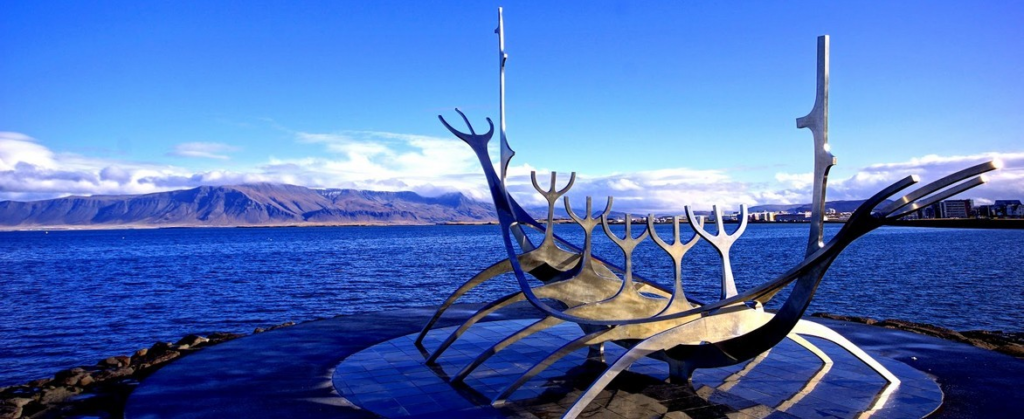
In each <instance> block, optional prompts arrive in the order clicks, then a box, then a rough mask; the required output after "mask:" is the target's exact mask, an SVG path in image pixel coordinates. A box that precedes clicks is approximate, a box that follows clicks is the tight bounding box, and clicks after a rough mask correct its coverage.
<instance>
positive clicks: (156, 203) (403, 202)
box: [0, 183, 863, 229]
mask: <svg viewBox="0 0 1024 419" xmlns="http://www.w3.org/2000/svg"><path fill="white" fill-rule="evenodd" d="M861 202H863V201H833V202H828V203H827V204H826V205H827V207H828V208H834V209H836V210H837V211H839V212H848V211H852V210H853V209H855V208H856V207H857V206H858V205H860V203H861ZM529 211H530V213H532V214H544V213H546V209H544V208H534V209H529ZM761 211H775V212H777V211H788V212H801V211H810V204H800V205H758V206H754V207H751V208H750V212H751V213H754V212H761ZM698 213H699V214H702V215H707V213H706V212H703V211H698ZM555 216H556V217H558V218H568V216H567V215H565V213H564V210H556V214H555ZM621 216H622V214H621V213H617V212H616V213H613V214H611V217H612V218H621ZM496 219H497V215H496V214H495V212H494V209H493V206H492V204H491V203H488V202H479V201H475V200H472V199H470V198H468V197H466V196H465V195H463V194H461V193H449V194H445V195H441V196H438V197H424V196H420V195H419V194H417V193H415V192H378V191H364V190H355V189H310V188H306V187H302V186H295V185H282V184H273V183H256V184H245V185H235V186H201V187H198V188H193V189H186V190H178V191H170V192H158V193H151V194H145V195H96V196H69V197H65V198H57V199H48V200H43V201H31V202H19V201H2V202H0V228H9V229H36V228H124V227H204V226H206V227H233V226H292V225H371V224H372V225H385V224H406V225H413V224H439V223H486V222H494V221H495V220H496Z"/></svg>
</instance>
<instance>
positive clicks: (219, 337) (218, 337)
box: [206, 332, 245, 344]
mask: <svg viewBox="0 0 1024 419" xmlns="http://www.w3.org/2000/svg"><path fill="white" fill-rule="evenodd" d="M242 336H245V335H242V334H239V333H227V332H214V333H211V334H210V335H209V336H207V337H206V338H207V339H208V340H209V342H207V343H209V344H215V343H221V342H227V341H229V340H232V339H238V338H240V337H242Z"/></svg>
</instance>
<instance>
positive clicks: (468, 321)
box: [427, 292, 525, 364]
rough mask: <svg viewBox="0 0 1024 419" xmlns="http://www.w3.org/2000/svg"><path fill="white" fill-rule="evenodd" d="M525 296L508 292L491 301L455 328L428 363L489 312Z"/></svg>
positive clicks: (521, 299) (435, 360) (433, 362)
mask: <svg viewBox="0 0 1024 419" xmlns="http://www.w3.org/2000/svg"><path fill="white" fill-rule="evenodd" d="M524 298H525V297H524V296H523V293H521V292H517V293H512V294H508V295H506V296H504V297H501V298H499V299H497V300H495V301H493V302H491V303H490V304H487V305H486V306H484V307H483V308H481V309H480V310H478V311H477V312H476V313H474V314H473V315H472V316H470V318H468V319H466V321H465V322H463V323H462V325H460V326H459V328H458V329H455V331H454V332H452V333H451V334H450V335H448V338H447V339H445V340H444V342H442V343H441V345H440V346H438V347H437V349H435V350H434V353H432V354H430V357H429V358H427V364H436V363H437V357H439V356H441V354H442V353H444V351H445V350H446V349H448V347H449V346H451V345H452V343H455V340H457V339H458V338H459V336H462V334H463V333H466V330H469V328H470V327H471V326H473V325H474V324H476V323H477V322H479V321H480V320H481V319H483V318H484V317H487V315H488V314H491V313H493V312H495V311H497V310H498V309H500V308H502V307H505V306H508V305H509V304H512V303H515V302H519V301H523V299H524Z"/></svg>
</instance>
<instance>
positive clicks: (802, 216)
mask: <svg viewBox="0 0 1024 419" xmlns="http://www.w3.org/2000/svg"><path fill="white" fill-rule="evenodd" d="M810 220H811V212H810V211H805V212H798V213H795V214H781V213H780V214H775V221H777V222H780V223H806V222H809V221H810Z"/></svg>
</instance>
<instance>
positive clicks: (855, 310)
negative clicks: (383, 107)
mask: <svg viewBox="0 0 1024 419" xmlns="http://www.w3.org/2000/svg"><path fill="white" fill-rule="evenodd" d="M827 227H828V229H827V231H828V232H830V233H834V232H835V231H837V229H838V226H836V225H830V226H827ZM733 228H735V226H727V229H729V230H731V229H733ZM618 229H619V231H620V234H621V226H619V227H618ZM578 230H579V229H578V227H575V226H570V225H559V226H556V232H557V233H558V234H561V235H564V236H566V237H568V238H572V239H579V238H580V237H581V235H580V234H579V232H578ZM659 231H661V232H662V234H663V235H665V236H667V235H670V231H669V230H664V231H662V230H660V229H659ZM806 231H807V226H806V225H794V224H787V225H783V224H773V225H765V224H756V225H750V226H749V227H748V228H747V232H746V233H745V234H744V235H743V237H742V238H741V239H740V240H739V241H738V242H736V244H735V245H734V246H733V251H732V255H733V266H734V272H735V276H736V281H737V286H738V288H739V289H740V290H742V289H745V288H747V287H750V286H753V285H755V284H759V283H761V282H763V281H765V280H767V279H770V278H772V277H774V276H775V275H777V274H779V273H781V272H783V271H785V270H786V269H787V268H789V267H790V266H792V265H793V264H795V263H797V262H798V261H799V260H800V259H801V254H802V252H801V250H800V249H802V248H803V246H804V243H805V240H806V234H807V233H806ZM613 246H614V245H612V244H610V242H608V241H607V239H604V240H599V241H598V243H597V244H596V249H597V251H598V252H599V253H603V254H605V255H609V256H611V257H610V259H612V260H621V255H619V254H618V251H617V248H615V247H613ZM651 246H652V245H651V244H650V241H649V240H648V242H647V243H646V244H645V246H642V247H641V248H639V249H638V250H637V255H636V261H635V263H636V264H638V265H640V266H641V267H640V268H639V269H638V270H639V272H638V273H640V274H643V275H646V276H649V277H652V278H662V282H664V283H666V284H668V283H669V282H670V280H671V273H670V272H671V271H670V265H669V264H668V263H670V262H669V260H668V259H667V257H666V256H664V255H663V253H660V252H661V251H660V250H657V249H655V248H653V247H651ZM503 253H504V250H503V249H502V248H501V246H500V236H499V231H498V228H497V227H496V226H423V227H337V228H195V229H163V230H117V231H50V232H48V233H47V232H43V231H35V232H0V386H3V385H10V384H17V383H21V382H25V381H28V380H32V379H36V378H41V377H45V376H49V375H52V374H53V373H54V372H56V371H57V370H59V369H63V368H68V367H72V366H76V365H83V364H91V363H94V362H96V361H97V360H99V359H101V358H105V357H107V356H111V355H117V354H130V353H131V352H133V351H135V350H136V349H138V348H142V347H148V346H150V345H152V344H153V343H154V342H156V341H169V340H176V339H178V338H180V337H182V336H184V335H187V334H190V333H198V334H207V333H210V332H214V331H230V332H244V333H248V332H251V331H252V330H253V329H254V328H256V327H259V326H269V325H274V324H279V323H282V322H285V321H296V322H301V321H306V320H312V319H317V318H326V317H333V316H336V315H339V314H348V313H355V312H364V311H377V310H386V309H390V308H399V307H410V306H432V305H436V304H438V303H440V302H441V301H442V300H443V299H444V298H445V297H446V296H447V295H448V294H449V293H450V292H451V291H452V290H454V289H455V287H456V286H457V285H458V284H460V283H462V282H463V281H465V280H466V279H468V278H469V277H471V276H472V275H474V274H475V273H476V272H478V271H479V270H481V269H483V268H485V267H487V266H488V265H490V264H491V263H493V262H495V261H497V260H499V259H501V257H502V254H503ZM1022 262H1024V231H997V230H984V231H979V230H946V229H917V228H883V229H881V230H879V231H876V232H873V233H871V234H869V235H868V236H866V237H864V238H862V239H860V241H858V242H856V243H854V245H853V246H852V247H851V248H850V249H848V250H847V251H846V252H845V253H844V254H843V256H842V257H840V259H839V260H838V261H837V262H836V263H835V265H834V266H833V268H832V270H831V271H830V273H829V275H828V276H827V277H826V278H825V281H824V282H823V284H822V286H821V287H820V288H819V290H818V293H817V296H816V297H815V301H814V303H813V304H812V306H811V308H810V310H809V312H815V311H827V312H831V313H837V314H848V315H860V316H871V317H876V318H899V319H906V320H911V321H916V322H926V323H933V324H938V325H941V326H946V327H950V328H953V329H959V330H967V329H995V330H1007V331H1021V330H1024V327H1022V326H1021V324H1022V320H1024V314H1022V312H1021V310H1022V307H1024V271H1022V269H1021V265H1022ZM684 275H685V280H686V282H685V286H686V291H687V293H688V295H689V296H692V297H694V298H697V299H703V300H706V301H707V300H714V299H715V298H716V297H717V295H718V286H719V285H718V284H719V281H720V279H719V278H720V275H721V271H720V267H719V259H718V258H717V256H716V255H715V254H714V251H713V249H711V247H710V246H709V245H707V244H706V243H702V244H700V245H698V246H697V247H695V248H694V249H693V250H691V252H690V253H689V254H687V259H686V265H685V271H684ZM513 282H514V281H513V280H512V279H511V278H501V279H500V280H496V281H494V283H492V284H489V285H487V286H485V287H482V288H481V289H480V291H479V292H476V293H474V294H472V295H470V296H469V298H467V299H466V300H465V301H468V302H481V301H484V300H486V299H487V298H488V297H490V296H493V295H495V294H497V293H506V292H510V291H512V290H513V289H514V287H515V285H514V284H513Z"/></svg>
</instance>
